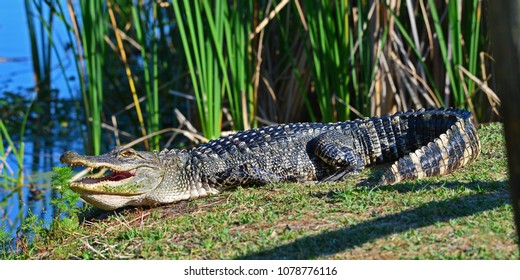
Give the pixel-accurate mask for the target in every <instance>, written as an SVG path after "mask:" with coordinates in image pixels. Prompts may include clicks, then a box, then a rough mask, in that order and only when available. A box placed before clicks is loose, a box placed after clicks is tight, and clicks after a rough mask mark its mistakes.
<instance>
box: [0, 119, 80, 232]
mask: <svg viewBox="0 0 520 280" xmlns="http://www.w3.org/2000/svg"><path fill="white" fill-rule="evenodd" d="M69 114H70V116H71V118H72V119H74V118H76V117H75V116H74V115H76V116H77V114H75V112H71V111H69ZM53 123H54V124H55V125H53V126H52V129H51V133H45V134H41V133H39V132H41V131H38V129H37V128H32V129H31V130H29V131H28V135H26V136H25V138H24V145H25V153H24V166H25V168H24V171H23V185H21V186H19V185H18V184H15V183H14V182H12V181H7V182H0V230H3V231H6V232H7V233H8V234H9V235H10V236H11V237H15V236H16V234H17V231H18V230H19V228H20V226H21V225H22V223H23V221H24V219H25V218H26V217H27V215H28V214H29V213H31V214H33V215H35V216H36V217H37V218H38V221H43V223H44V225H46V226H48V225H49V223H50V221H51V220H52V218H53V215H54V213H55V211H54V209H53V207H52V204H51V200H52V199H53V198H56V197H57V196H58V192H57V190H56V189H54V188H52V187H51V184H50V183H51V176H52V168H53V167H54V166H61V163H60V162H59V157H60V155H61V154H62V153H63V152H65V151H67V150H76V151H83V140H82V137H81V132H80V129H81V126H79V125H78V126H69V127H63V126H62V125H60V124H59V122H57V121H54V122H53ZM29 125H30V124H28V126H29ZM63 130H66V132H64V131H63ZM13 141H14V142H15V145H16V146H19V142H18V141H17V140H16V139H13ZM5 147H7V145H5ZM18 170H19V167H18V163H17V161H16V159H15V157H14V155H13V154H10V155H9V156H7V158H6V159H5V166H4V168H3V169H2V172H3V174H8V176H9V177H11V178H16V177H17V174H18ZM0 180H4V179H2V178H0Z"/></svg>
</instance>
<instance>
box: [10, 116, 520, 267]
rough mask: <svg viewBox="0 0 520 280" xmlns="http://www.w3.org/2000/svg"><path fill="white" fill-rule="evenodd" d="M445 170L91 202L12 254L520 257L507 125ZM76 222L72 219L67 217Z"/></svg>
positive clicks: (373, 172) (493, 129) (493, 128)
mask: <svg viewBox="0 0 520 280" xmlns="http://www.w3.org/2000/svg"><path fill="white" fill-rule="evenodd" d="M480 136H481V139H482V147H483V151H482V154H481V155H480V157H479V159H478V160H477V161H476V162H474V163H472V164H470V165H469V166H468V167H466V168H464V169H462V170H460V171H458V172H455V173H453V174H452V175H449V176H444V177H440V178H433V179H427V180H426V179H424V180H419V181H412V182H407V183H403V184H398V185H395V186H376V187H374V186H366V184H365V186H362V185H357V184H358V182H360V181H362V180H365V179H368V180H369V181H370V180H373V179H374V180H375V179H376V178H377V176H379V174H380V173H381V171H382V170H381V168H375V169H369V170H366V171H365V172H363V174H361V175H360V176H358V177H354V178H351V179H350V180H349V181H348V182H344V183H332V184H314V185H301V184H278V185H271V186H266V187H261V188H247V189H246V188H239V189H237V190H235V191H231V192H224V193H222V194H221V195H218V196H214V197H210V198H206V199H198V200H194V201H187V202H182V203H177V204H172V205H166V206H163V207H157V208H151V209H150V208H131V209H124V210H121V211H117V212H103V211H98V210H95V209H90V211H88V212H86V213H84V214H83V215H84V216H86V218H85V219H84V221H83V222H80V223H79V225H76V226H71V225H70V224H66V225H62V224H61V223H59V222H57V223H54V224H53V227H52V229H51V230H49V231H44V232H43V233H39V235H38V234H37V235H36V236H35V238H34V242H33V243H29V244H26V245H25V246H24V247H23V248H20V249H19V251H18V252H16V254H10V255H7V257H8V258H16V259H135V258H145V259H236V258H237V259H243V258H245V259H264V258H267V259H300V258H303V259H518V258H519V257H520V256H519V253H518V247H517V245H516V240H517V238H516V235H515V231H514V226H513V217H512V215H513V214H512V207H511V206H510V203H509V202H510V198H509V192H508V186H507V174H506V172H507V165H506V158H505V151H504V141H503V137H502V126H501V125H497V124H492V125H487V126H484V127H482V128H481V130H480ZM69 223H70V221H69Z"/></svg>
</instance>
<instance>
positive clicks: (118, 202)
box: [79, 192, 142, 210]
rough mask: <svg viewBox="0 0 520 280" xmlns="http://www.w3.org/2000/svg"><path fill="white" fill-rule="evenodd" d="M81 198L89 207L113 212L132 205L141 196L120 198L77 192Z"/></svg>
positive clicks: (110, 195)
mask: <svg viewBox="0 0 520 280" xmlns="http://www.w3.org/2000/svg"><path fill="white" fill-rule="evenodd" d="M79 193H80V196H81V198H82V199H83V200H84V201H85V202H87V203H89V204H90V205H92V206H94V207H97V208H100V209H103V210H115V209H117V208H121V207H124V206H128V205H132V204H133V203H132V202H134V203H136V202H138V201H140V200H141V197H142V196H139V195H137V196H122V195H114V194H103V193H91V192H79Z"/></svg>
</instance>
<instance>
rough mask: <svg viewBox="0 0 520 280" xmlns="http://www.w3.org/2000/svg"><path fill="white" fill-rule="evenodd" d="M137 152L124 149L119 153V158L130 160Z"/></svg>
mask: <svg viewBox="0 0 520 280" xmlns="http://www.w3.org/2000/svg"><path fill="white" fill-rule="evenodd" d="M136 154H137V152H136V151H135V150H134V149H131V148H130V149H125V150H123V151H121V152H120V153H119V156H121V157H125V158H131V157H135V156H136Z"/></svg>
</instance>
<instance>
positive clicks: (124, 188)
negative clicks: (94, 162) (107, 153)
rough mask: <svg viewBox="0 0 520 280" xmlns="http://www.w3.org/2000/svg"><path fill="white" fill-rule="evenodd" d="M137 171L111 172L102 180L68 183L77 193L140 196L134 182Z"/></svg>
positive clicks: (89, 179)
mask: <svg viewBox="0 0 520 280" xmlns="http://www.w3.org/2000/svg"><path fill="white" fill-rule="evenodd" d="M136 172H137V169H132V170H129V171H112V173H110V174H108V175H107V176H104V177H102V178H92V177H86V178H82V179H79V180H77V181H73V182H71V183H70V187H71V189H73V190H74V191H76V192H78V193H98V194H107V195H119V196H121V195H122V196H133V195H138V194H142V193H143V191H142V190H140V189H141V188H140V186H139V185H138V184H137V183H136V181H135V177H134V176H135V174H136Z"/></svg>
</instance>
